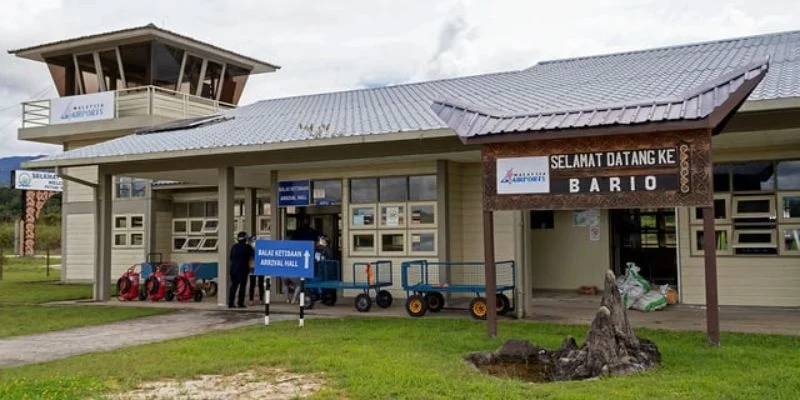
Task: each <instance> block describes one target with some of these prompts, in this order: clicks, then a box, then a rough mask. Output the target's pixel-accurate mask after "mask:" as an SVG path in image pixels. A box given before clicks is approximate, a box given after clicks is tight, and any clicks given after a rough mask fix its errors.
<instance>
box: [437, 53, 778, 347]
mask: <svg viewBox="0 0 800 400" xmlns="http://www.w3.org/2000/svg"><path fill="white" fill-rule="evenodd" d="M768 64H769V62H768V60H765V61H763V62H760V63H756V64H753V65H749V66H746V67H744V68H740V69H738V70H735V71H733V72H731V73H730V74H727V75H724V76H721V77H719V78H718V79H716V80H713V81H710V82H706V83H704V84H701V85H699V86H698V87H696V88H693V89H690V90H688V91H686V92H685V93H684V94H682V95H679V96H674V97H669V98H661V99H640V100H636V101H631V102H626V103H623V104H592V105H588V106H586V107H582V108H574V109H561V110H552V111H546V112H542V111H537V112H535V113H519V114H506V113H501V112H496V111H492V110H487V109H484V108H483V107H481V106H479V105H475V104H464V103H460V102H454V101H436V102H435V103H434V105H433V106H432V108H433V110H434V111H435V112H436V113H437V115H438V116H439V117H440V118H441V119H442V120H443V121H445V122H446V123H447V124H448V126H450V127H451V128H452V129H454V130H455V131H456V133H457V134H458V136H459V137H460V138H461V140H462V142H464V143H465V144H470V145H472V144H480V145H482V162H483V192H484V195H483V198H484V232H483V235H484V247H485V249H484V257H485V266H486V268H485V271H486V287H487V294H486V299H487V308H488V310H489V313H488V333H489V336H495V335H496V332H497V327H496V324H497V319H496V314H495V313H494V312H493V310H495V304H494V303H495V293H494V291H495V264H494V262H495V260H494V237H493V236H494V232H493V229H492V227H493V214H492V212H493V211H494V210H515V209H516V210H520V209H533V210H565V209H584V208H595V209H598V208H599V209H614V208H631V207H677V206H696V207H702V208H703V222H704V226H703V229H704V231H705V232H712V234H706V235H705V236H704V240H705V246H706V248H714V245H715V243H714V242H715V236H714V234H713V232H714V210H713V207H714V204H713V182H712V178H713V174H712V162H711V136H712V135H715V134H718V133H719V132H721V131H722V129H723V127H724V126H725V124H726V123H727V122H728V121H729V119H730V118H731V117H732V115H733V114H734V113H735V112H736V110H737V109H738V108H739V107H740V106H741V105H742V103H744V101H745V100H746V99H747V97H748V96H749V95H750V93H751V92H752V91H753V89H755V87H756V86H757V85H758V84H759V82H760V81H761V79H762V78H763V77H764V76H765V74H766V72H767V69H768ZM705 286H706V306H707V308H706V320H707V331H708V338H709V341H710V342H711V343H712V344H714V345H718V344H719V307H718V302H717V271H716V254H715V253H714V252H710V251H708V252H705Z"/></svg>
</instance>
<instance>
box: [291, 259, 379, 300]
mask: <svg viewBox="0 0 800 400" xmlns="http://www.w3.org/2000/svg"><path fill="white" fill-rule="evenodd" d="M314 268H315V271H314V279H310V280H308V281H306V297H307V298H309V299H310V301H309V304H308V308H313V307H314V302H316V301H317V300H321V301H322V303H323V304H325V305H329V306H332V305H334V304H336V291H338V290H345V289H350V290H361V291H362V293H359V294H358V296H356V300H355V307H356V310H358V311H361V312H367V311H369V309H370V308H371V307H372V297H371V296H370V290H374V291H375V303H377V304H378V306H379V307H381V308H387V307H389V306H391V305H392V294H391V293H389V291H388V290H385V289H383V288H386V287H390V286H392V284H393V280H392V262H391V261H375V262H357V263H353V269H352V275H351V277H352V278H351V279H348V280H343V279H342V269H341V266H340V264H339V261H335V260H327V261H323V262H321V263H318V264H317V265H316V266H315V267H314Z"/></svg>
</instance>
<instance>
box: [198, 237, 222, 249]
mask: <svg viewBox="0 0 800 400" xmlns="http://www.w3.org/2000/svg"><path fill="white" fill-rule="evenodd" d="M218 242H219V240H218V239H217V238H205V239H203V241H202V243H200V250H207V251H214V250H216V249H217V243H218Z"/></svg>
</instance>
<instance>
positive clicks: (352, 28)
mask: <svg viewBox="0 0 800 400" xmlns="http://www.w3.org/2000/svg"><path fill="white" fill-rule="evenodd" d="M798 15H800V1H797V0H760V1H752V0H749V1H739V0H729V1H723V0H670V1H663V0H655V1H653V0H613V1H612V0H591V1H583V0H573V1H570V0H562V1H543V0H538V1H536V0H518V1H517V0H494V1H477V0H475V1H468V0H404V1H388V0H366V1H363V0H347V1H335V2H334V1H311V0H293V1H277V0H228V1H224V2H223V1H212V0H189V1H173V0H158V1H153V0H136V1H126V2H122V1H107V0H105V1H96V0H81V1H78V0H36V1H31V0H3V9H2V12H0V49H2V50H4V51H2V53H0V157H3V156H8V155H35V154H51V153H56V152H59V151H61V149H60V147H58V146H51V145H41V144H36V143H31V142H24V141H19V140H17V139H16V137H17V128H18V127H19V126H20V117H21V115H20V114H21V106H20V103H22V102H24V101H28V100H35V99H48V98H52V97H56V96H57V94H56V91H55V88H54V86H53V83H52V80H51V78H50V75H49V73H48V71H47V67H46V66H45V64H42V63H37V62H34V61H30V60H25V59H19V58H16V57H14V56H12V55H9V54H7V53H6V51H5V50H10V49H17V48H22V47H28V46H32V45H37V44H41V43H46V42H50V41H56V40H63V39H67V38H73V37H78V36H82V35H89V34H95V33H101V32H106V31H112V30H117V29H124V28H128V27H133V26H140V25H145V24H148V23H151V22H152V23H154V24H156V25H158V26H160V27H164V28H166V29H169V30H171V31H174V32H177V33H181V34H184V35H188V36H191V37H194V38H196V39H198V40H201V41H205V42H209V43H212V44H214V45H217V46H220V47H223V48H227V49H230V50H233V51H236V52H239V53H242V54H245V55H249V56H252V57H254V58H257V59H261V60H264V61H268V62H270V63H273V64H277V65H280V66H281V67H282V68H281V69H280V70H279V71H278V72H276V73H271V74H262V75H256V76H253V77H251V78H250V80H249V81H248V83H247V86H246V87H245V92H244V94H243V96H242V99H241V101H240V105H244V104H248V103H252V102H254V101H257V100H262V99H268V98H276V97H285V96H295V95H303V94H312V93H320V92H328V91H336V90H346V89H356V88H365V87H376V86H383V85H390V84H400V83H405V82H414V81H421V80H430V79H439V78H449V77H456V76H465V75H474V74H482V73H488V72H497V71H508V70H516V69H522V68H526V67H528V66H531V65H533V64H535V63H537V62H539V61H544V60H552V59H559V58H569V57H575V56H585V55H593V54H604V53H610V52H619V51H627V50H637V49H645V48H652V47H657V46H666V45H675V44H683V43H689V42H697V41H707V40H715V39H723V38H730V37H737V36H748V35H755V34H761V33H770V32H779V31H788V30H800V20H798V19H797V18H796V17H797V16H798ZM793 17H794V18H793Z"/></svg>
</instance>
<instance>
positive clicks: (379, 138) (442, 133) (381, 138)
mask: <svg viewBox="0 0 800 400" xmlns="http://www.w3.org/2000/svg"><path fill="white" fill-rule="evenodd" d="M445 137H453V138H455V137H456V134H455V132H454V131H453V130H451V129H448V128H442V129H429V130H423V131H405V132H398V133H382V134H367V135H351V136H341V137H333V138H325V139H306V140H294V141H287V142H277V143H266V144H258V145H239V146H229V147H217V148H212V149H207V148H200V149H191V150H177V151H169V152H153V153H143V154H123V155H116V156H105V157H84V158H75V159H60V160H59V159H52V160H32V161H27V162H24V163H23V164H22V166H23V168H29V169H41V168H59V167H61V168H63V167H80V166H88V165H103V164H121V163H126V162H137V161H155V160H167V159H178V158H188V157H200V156H219V155H235V154H240V153H255V152H263V151H279V150H295V149H302V148H315V147H328V146H342V145H354V144H356V145H357V144H367V143H389V142H395V141H406V140H415V139H416V140H425V139H437V138H445ZM101 145H102V143H100V144H98V145H97V146H101Z"/></svg>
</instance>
